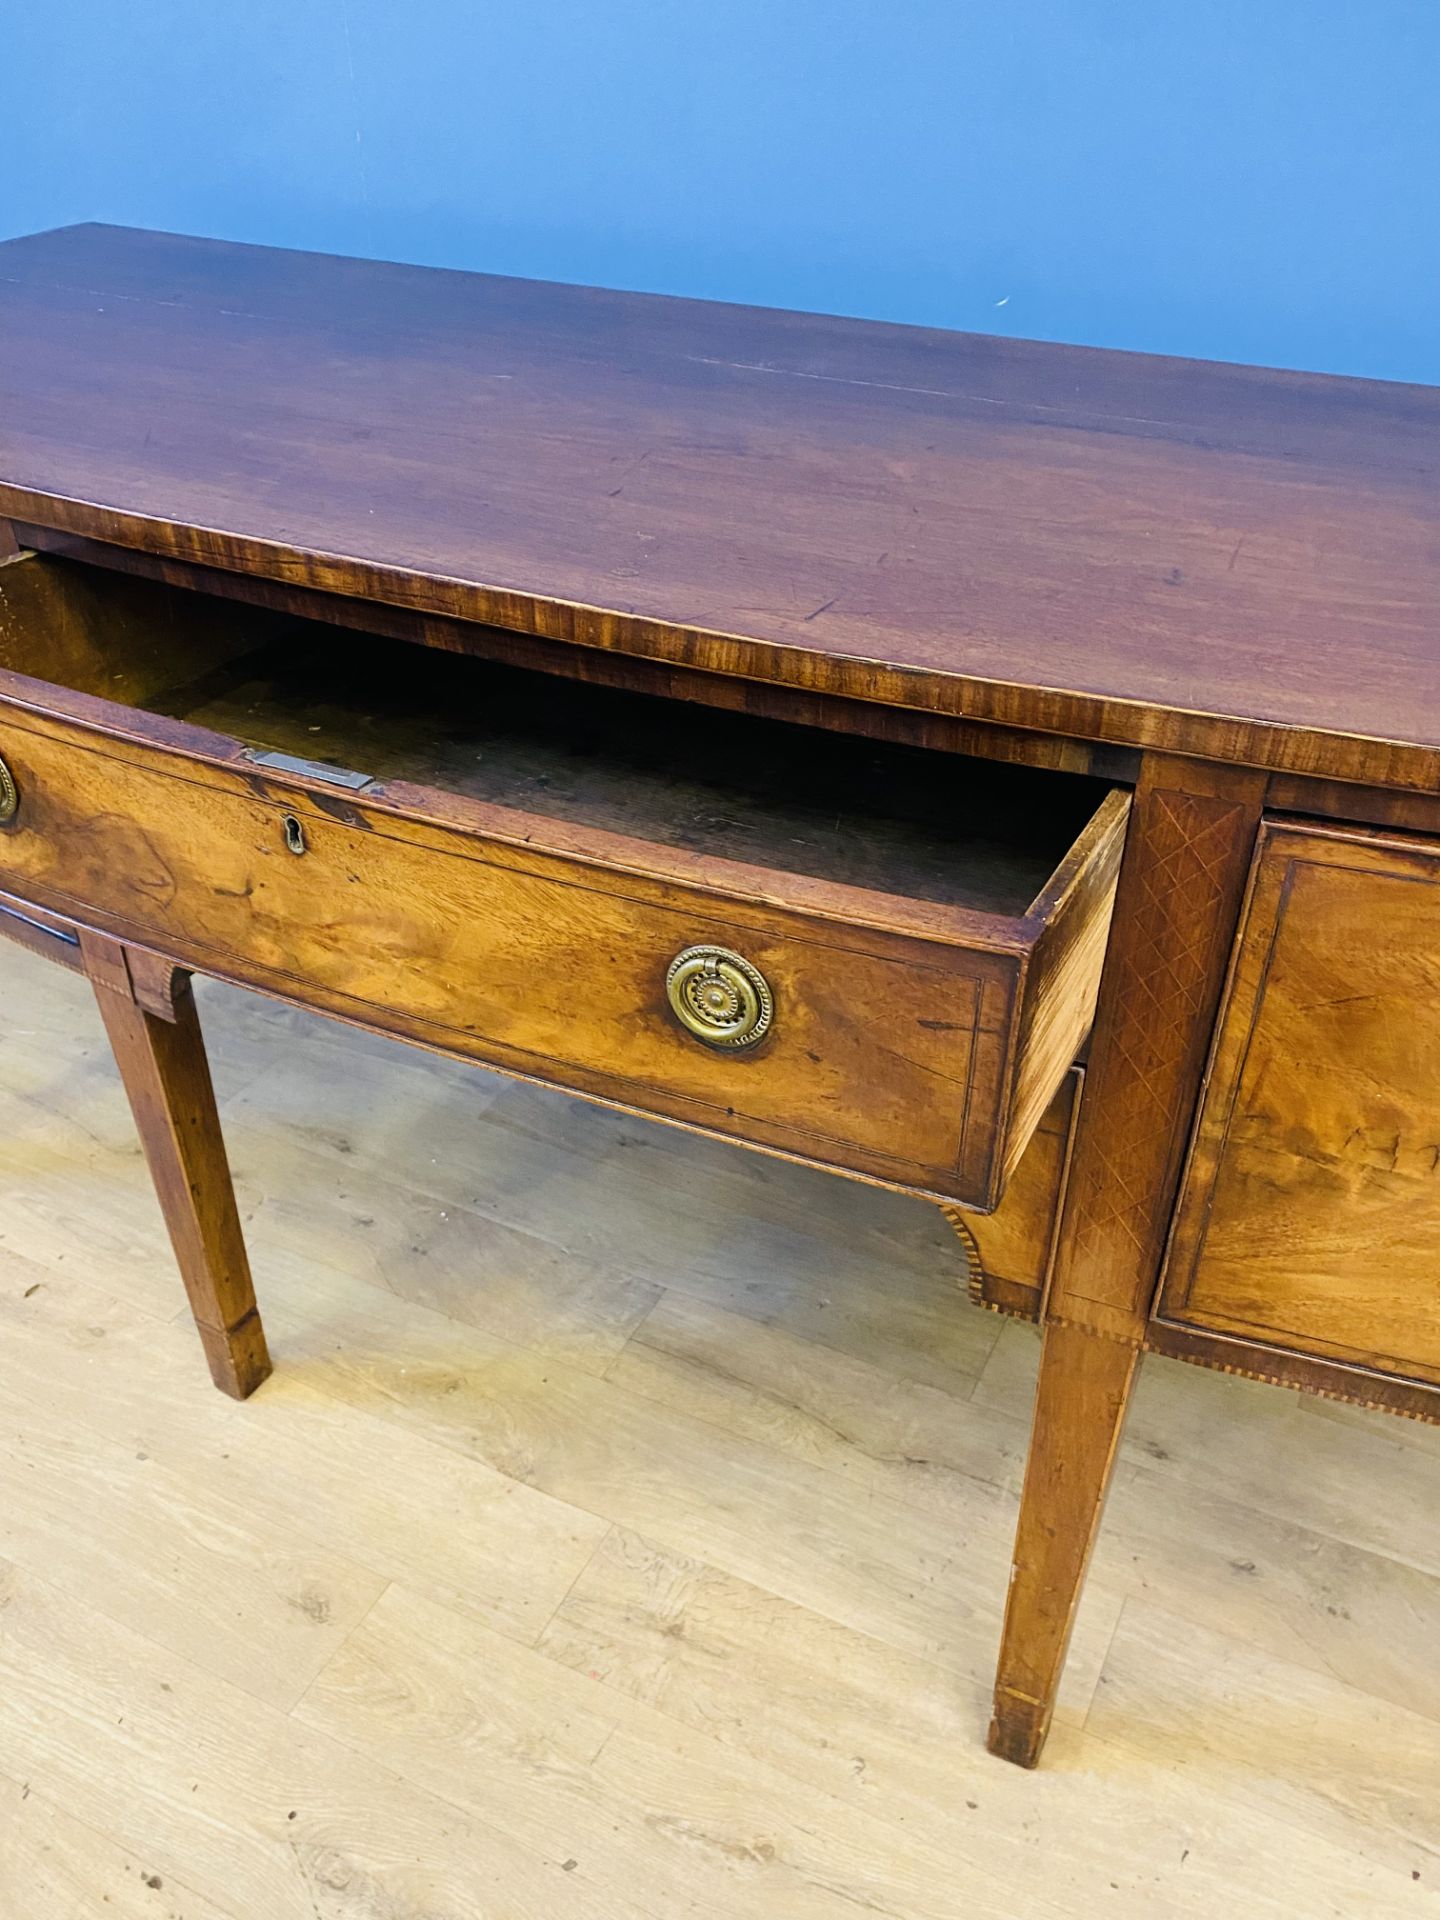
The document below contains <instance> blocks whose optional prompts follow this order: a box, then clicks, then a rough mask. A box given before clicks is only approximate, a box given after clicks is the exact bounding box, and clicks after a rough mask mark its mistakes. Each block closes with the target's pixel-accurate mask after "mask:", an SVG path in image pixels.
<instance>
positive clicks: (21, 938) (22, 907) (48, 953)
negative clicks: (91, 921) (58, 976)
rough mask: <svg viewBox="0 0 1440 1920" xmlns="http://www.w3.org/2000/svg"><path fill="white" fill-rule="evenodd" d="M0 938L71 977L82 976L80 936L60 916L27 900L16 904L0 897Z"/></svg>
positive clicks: (11, 898)
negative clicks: (59, 968) (68, 970)
mask: <svg viewBox="0 0 1440 1920" xmlns="http://www.w3.org/2000/svg"><path fill="white" fill-rule="evenodd" d="M0 936H3V937H4V938H5V939H7V940H13V941H14V942H15V944H16V945H17V946H21V947H28V948H29V950H30V951H31V953H38V954H40V955H41V956H42V958H44V959H46V960H53V961H55V962H56V964H57V965H59V966H62V967H69V969H70V971H71V972H72V973H83V972H84V971H85V962H84V960H83V958H82V957H81V953H80V936H79V934H78V932H77V931H76V928H75V924H74V922H73V921H71V920H68V919H66V918H65V917H64V916H63V915H62V914H58V913H47V912H46V911H45V909H44V908H43V907H37V906H36V905H35V904H34V903H33V902H32V901H30V900H16V899H14V898H13V897H12V896H11V895H10V894H8V893H0Z"/></svg>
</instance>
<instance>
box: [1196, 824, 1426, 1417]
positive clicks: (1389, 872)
mask: <svg viewBox="0 0 1440 1920" xmlns="http://www.w3.org/2000/svg"><path fill="white" fill-rule="evenodd" d="M1160 1311H1161V1313H1162V1315H1163V1316H1164V1317H1165V1318H1167V1319H1170V1320H1178V1321H1181V1322H1184V1323H1185V1324H1188V1325H1190V1326H1198V1327H1205V1328H1210V1329H1213V1330H1216V1331H1218V1332H1221V1333H1227V1334H1231V1335H1238V1336H1242V1337H1245V1338H1248V1339H1251V1340H1258V1341H1261V1342H1265V1343H1267V1344H1270V1345H1275V1346H1281V1347H1289V1348H1294V1349H1298V1350H1300V1351H1302V1352H1307V1353H1312V1354H1319V1355H1323V1356H1327V1357H1329V1358H1332V1359H1335V1360H1340V1361H1345V1362H1349V1363H1351V1364H1362V1365H1366V1366H1370V1367H1378V1368H1381V1369H1383V1370H1384V1371H1386V1372H1389V1373H1394V1374H1400V1375H1408V1376H1409V1377H1411V1378H1414V1379H1420V1380H1430V1381H1435V1380H1440V847H1437V846H1435V845H1434V844H1432V843H1428V842H1425V841H1421V840H1413V841H1412V840H1404V839H1400V838H1397V837H1392V836H1386V835H1382V834H1377V833H1370V832H1365V831H1363V830H1359V829H1338V828H1323V827H1316V826H1309V825H1301V824H1299V823H1291V822H1279V821H1271V822H1268V823H1267V824H1266V826H1265V828H1264V830H1263V832H1262V834H1261V838H1260V842H1259V845H1258V847H1257V850H1256V860H1255V868H1254V872H1253V875H1252V879H1251V889H1250V898H1249V901H1248V903H1247V906H1246V910H1245V915H1244V919H1243V922H1242V926H1241V931H1240V941H1239V946H1238V949H1237V953H1236V958H1235V965H1234V969H1233V974H1232V978H1231V980H1230V983H1229V986H1228V988H1227V990H1226V996H1225V1002H1224V1005H1223V1007H1222V1010H1221V1017H1220V1027H1219V1032H1218V1035H1217V1038H1216V1043H1215V1050H1214V1055H1213V1057H1212V1060H1211V1063H1210V1071H1209V1075H1208V1078H1207V1083H1206V1092H1205V1096H1204V1101H1203V1105H1202V1108H1201V1113H1200V1119H1199V1124H1198V1127H1197V1130H1196V1136H1195V1142H1194V1145H1193V1147H1192V1149H1191V1155H1190V1163H1189V1166H1188V1168H1187V1171H1186V1176H1185V1183H1184V1188H1183V1192H1182V1197H1181V1204H1180V1210H1179V1214H1178V1216H1177V1220H1176V1226H1175V1233H1174V1237H1173V1240H1172V1244H1171V1249H1170V1256H1169V1260H1168V1263H1167V1269H1166V1277H1165V1281H1164V1284H1163V1287H1162V1292H1161V1301H1160Z"/></svg>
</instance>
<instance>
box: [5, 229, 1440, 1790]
mask: <svg viewBox="0 0 1440 1920" xmlns="http://www.w3.org/2000/svg"><path fill="white" fill-rule="evenodd" d="M1437 434H1440V395H1437V392H1436V391H1434V390H1430V389H1424V388H1416V387H1404V386H1398V385H1386V384H1380V383H1373V382H1364V381H1356V380H1341V379H1329V378H1321V377H1316V376H1308V375H1299V374H1290V373H1276V372H1269V371H1264V370H1260V369H1255V368H1247V367H1230V366H1211V365H1205V364H1200V363H1194V362H1183V361H1177V360H1166V359H1158V358H1151V357H1145V356H1138V355H1129V354H1122V353H1111V352H1099V351H1093V350H1086V349H1079V348H1070V347H1060V346H1046V345H1039V344H1035V343H1030V342H1025V341H1016V340H997V339H987V338H981V337H975V336H967V335H959V334H950V333H944V332H936V331H926V330H923V329H919V328H906V327H896V326H887V325H877V324H870V323H863V322H857V321H850V320H840V319H831V318H824V317H817V316H813V315H802V314H794V313H770V312H763V311H759V310H753V309H746V308H739V307H725V306H718V305H712V304H707V303H701V302H692V301H684V300H671V299H661V298H655V297H645V296H636V295H628V294H619V293H609V292H603V291H598V290H595V289H589V288H580V287H568V286H546V285H541V284H537V283H531V282H525V281H519V280H507V279H497V278H492V277H488V276H483V275H472V274H462V273H450V272H439V271H431V270H424V269H416V268H408V267H399V266H390V265H380V264H373V263H363V262H358V261H352V260H340V259H329V258H325V257H322V256H317V255H309V254H300V253H286V252H279V251H274V250H270V249H264V248H254V247H242V246H233V245H222V244H219V243H215V242H210V241H205V240H197V239H187V238H180V237H177V236H173V235H166V234H153V233H142V232H134V231H127V230H124V229H117V228H106V227H94V226H91V227H74V228H67V229H62V230H60V231H57V232H53V233H47V234H39V235H35V236H32V237H29V238H26V239H22V240H16V241H11V242H8V243H6V244H4V245H3V246H0V931H3V932H5V933H6V934H8V935H9V936H10V938H11V939H13V940H16V941H19V942H20V943H21V945H24V946H28V947H30V948H32V949H34V950H35V951H37V952H40V953H44V954H48V955H50V956H51V957H52V958H53V959H55V960H56V961H58V962H60V963H61V964H63V965H67V966H70V967H74V968H77V969H79V970H81V971H83V972H85V973H86V974H88V975H89V977H90V979H91V981H92V982H93V984H94V987H95V992H96V997H97V999H98V1001H99V1004H100V1008H101V1012H102V1014H103V1017H104V1021H105V1025H106V1027H107V1029H108V1031H109V1034H110V1038H111V1040H112V1042H113V1046H114V1050H115V1055H116V1058H117V1060H118V1062H119V1067H120V1071H121V1073H122V1075H123V1077H124V1080H125V1084H126V1087H127V1090H128V1092H129V1096H130V1100H131V1104H132V1106H133V1108H134V1112H135V1117H136V1120H137V1123H138V1126H139V1130H140V1134H141V1136H142V1139H143V1141H144V1145H145V1149H146V1153H147V1156H148V1158H149V1161H150V1165H151V1168H152V1171H153V1173H154V1177H155V1181H156V1185H157V1188H158V1191H159V1195H160V1200H161V1203H162V1206H163V1208H164V1212H165V1217H166V1221H167V1224H168V1227H169V1230H170V1234H171V1238H172V1240H173V1242H174V1246H175V1251H176V1254H177V1256H178V1260H179V1265H180V1268H181V1272H182V1274H183V1277H184V1281H185V1285H186V1287H187V1289H188V1291H189V1295H190V1299H191V1303H192V1305H193V1307H194V1311H195V1318H196V1321H197V1323H198V1326H199V1330H200V1336H201V1339H202V1341H203V1343H204V1348H205V1352H206V1355H207V1357H208V1360H209V1363H210V1367H211V1370H212V1372H213V1374H214V1377H215V1379H216V1382H217V1384H219V1385H220V1386H221V1387H223V1388H224V1389H225V1390H226V1391H227V1392H229V1393H233V1394H236V1395H245V1394H248V1393H249V1392H251V1390H252V1389H253V1388H254V1387H256V1386H257V1385H258V1384H259V1383H260V1382H261V1381H262V1380H263V1379H264V1378H265V1376H266V1374H267V1372H268V1371H269V1367H270V1362H269V1358H268V1355H267V1352H266V1347H265V1337H264V1334H263V1332H262V1329H261V1323H260V1318H259V1315H258V1312H257V1309H256V1305H255V1298H254V1294H253V1292H252V1289H251V1279H250V1273H249V1269H248V1266H247V1262H246V1256H245V1249H244V1245H243V1242H242V1239H241V1234H240V1229H239V1224H238V1217H237V1213H236V1208H235V1203H234V1198H233V1195H232V1192H231V1186H230V1176H229V1171H228V1168H227V1165H226V1160H225V1152H224V1148H223V1145H222V1142H221V1138H220V1131H219V1124H218V1120H217V1116H216V1109H215V1101H214V1096H213V1093H212V1091H211V1085H210V1080H209V1075H208V1071H207V1068H206V1063H205V1055H204V1051H203V1046H202V1043H201V1038H200V1032H199V1027H198V1024H197V1020H196V1014H195V1006H194V1001H193V999H192V996H191V993H190V988H189V980H190V976H191V974H192V973H193V972H197V971H198V972H201V973H205V974H211V975H215V976H218V977H221V978H224V979H228V980H232V981H237V982H240V983H242V984H244V985H247V986H250V987H254V988H258V989H259V990H261V991H262V992H265V993H268V994H273V995H276V996H278V997H280V998H282V999H286V1000H290V1001H293V1002H297V1003H300V1004H303V1005H306V1006H309V1007H313V1008H317V1009H319V1010H321V1011H322V1012H324V1013H327V1014H331V1015H334V1016H336V1017H338V1018H340V1019H342V1020H348V1021H352V1022H355V1023H357V1024H360V1025H363V1026H367V1027H371V1028H375V1029H379V1030H383V1031H385V1032H388V1033H393V1034H397V1035H400V1036H401V1037H403V1038H405V1039H408V1040H411V1041H413V1042H415V1043H416V1044H417V1045H420V1046H424V1047H428V1048H432V1049H435V1050H437V1051H440V1052H443V1053H447V1054H451V1055H455V1056H458V1057H463V1058H471V1059H474V1060H477V1061H482V1062H484V1063H486V1064H487V1065H488V1066H490V1067H493V1068H498V1069H500V1070H502V1071H505V1072H508V1073H514V1074H519V1075H523V1076H528V1077H531V1078H534V1079H536V1080H542V1081H547V1082H552V1083H555V1084H557V1085H560V1086H562V1087H566V1088H570V1089H572V1090H573V1091H575V1092H577V1093H580V1094H584V1095H587V1096H589V1097H591V1098H594V1099H597V1100H602V1101H607V1102H610V1103H612V1104H617V1105H620V1106H623V1107H625V1108H628V1109H631V1110H634V1111H636V1112H640V1113H645V1114H650V1115H653V1116H655V1117H657V1118H659V1119H661V1120H665V1121H669V1122H672V1123H675V1124H679V1125H681V1126H686V1127H691V1128H696V1129H699V1130H701V1131H704V1132H707V1133H710V1134H715V1135H719V1136H723V1137H726V1138H729V1139H733V1140H735V1141H738V1142H743V1143H745V1144H747V1145H749V1146H752V1147H758V1148H761V1149H764V1150H766V1151H769V1152H772V1153H779V1154H785V1155H789V1156H791V1157H794V1158H797V1159H800V1160H804V1161H807V1162H810V1163H813V1164H815V1165H818V1166H823V1167H828V1168H832V1169H834V1170H835V1171H837V1172H840V1173H844V1174H847V1175H850V1176H852V1177H858V1178H861V1179H866V1180H873V1181H879V1182H882V1183H885V1184H887V1185H890V1186H893V1187H897V1188H900V1189H903V1190H906V1191H909V1192H913V1193H916V1194H919V1195H922V1196H925V1197H927V1198H929V1199H931V1200H933V1201H935V1202H937V1203H938V1204H940V1205H941V1206H943V1207H944V1208H945V1209H946V1211H947V1213H948V1214H949V1216H950V1218H951V1219H952V1221H953V1222H954V1223H955V1225H956V1227H957V1229H958V1230H959V1233H960V1236H961V1240H962V1241H963V1243H964V1249H965V1252H964V1255H963V1256H962V1255H961V1251H960V1249H959V1248H957V1271H963V1270H964V1263H965V1262H968V1267H969V1280H970V1285H971V1288H972V1291H973V1292H974V1293H975V1294H976V1296H977V1297H978V1298H979V1299H981V1300H982V1301H983V1302H984V1303H985V1304H987V1305H989V1306H992V1307H995V1308H998V1309H1000V1310H1003V1311H1006V1312H1010V1313H1018V1314H1023V1315H1026V1316H1028V1317H1030V1318H1032V1319H1035V1320H1038V1321H1040V1322H1041V1323H1042V1324H1043V1328H1044V1338H1043V1347H1042V1358H1041V1363H1040V1375H1039V1385H1038V1394H1037V1403H1036V1411H1035V1424H1034V1431H1033V1436H1032V1441H1031V1449H1030V1460H1029V1467H1028V1471H1027V1475H1026V1481H1025V1489H1024V1495H1023V1500H1022V1505H1021V1512H1020V1520H1019V1530H1018V1537H1017V1543H1016V1548H1015V1558H1014V1566H1013V1570H1012V1572H1011V1577H1010V1586H1009V1603H1008V1607H1007V1610H1006V1615H1005V1625H1004V1634H1003V1644H1002V1650H1001V1655H1000V1664H999V1674H998V1679H997V1685H996V1695H995V1716H994V1720H993V1723H992V1726H991V1731H990V1744H991V1746H992V1748H993V1749H994V1751H995V1752H997V1753H999V1754H1002V1755H1004V1756H1006V1757H1008V1758H1010V1759H1012V1760H1016V1761H1019V1762H1021V1763H1022V1764H1025V1765H1030V1764H1033V1763H1034V1761H1035V1760H1036V1758H1037V1757H1038V1755H1039V1753H1040V1749H1041V1746H1042V1744H1043V1742H1044V1739H1045V1734H1046V1730H1047V1726H1048V1723H1049V1719H1050V1713H1051V1707H1052V1703H1053V1701H1054V1697H1055V1691H1056V1684H1057V1680H1058V1676H1059V1672H1060V1667H1061V1663H1062V1661H1063V1659H1064V1655H1065V1647H1066V1641H1067V1638H1068V1635H1069V1629H1070V1622H1071V1618H1072V1615H1073V1612H1074V1608H1075V1604H1076V1600H1077V1597H1078V1594H1079V1591H1080V1586H1081V1582H1082V1580H1083V1577H1084V1572H1085V1566H1086V1561H1087V1558H1088V1555H1089V1550H1090V1545H1091V1542H1092V1540H1093V1538H1094V1535H1095V1531H1096V1528H1097V1526H1098V1525H1099V1521H1100V1514H1101V1508H1102V1504H1103V1501H1104V1497H1105V1491H1106V1485H1107V1482H1108V1480H1109V1477H1110V1472H1111V1467H1112V1464H1113V1461H1114V1458H1115V1452H1116V1447H1117V1443H1118V1440H1119V1435H1120V1431H1121V1425H1122V1422H1123V1419H1124V1415H1125V1409H1126V1402H1127V1399H1128V1396H1129V1394H1130V1390H1131V1387H1132V1384H1133V1382H1134V1379H1135V1372H1136V1366H1137V1363H1138V1360H1139V1358H1140V1355H1141V1354H1142V1353H1143V1352H1145V1351H1147V1350H1153V1351H1156V1352H1160V1353H1165V1354H1170V1355H1174V1356H1178V1357H1179V1358H1181V1359H1185V1360H1190V1361H1194V1362H1198V1363H1200V1364H1202V1365H1206V1366H1213V1367H1221V1368H1224V1369H1227V1370H1230V1371H1234V1372H1239V1373H1244V1374H1248V1375H1251V1376H1254V1377H1257V1378H1260V1379H1264V1380H1272V1381H1275V1382H1278V1383H1281V1384H1285V1385H1290V1386H1298V1387H1302V1388H1305V1389H1307V1390H1309V1391H1312V1392H1316V1393H1323V1394H1330V1395H1334V1396H1336V1397H1339V1398H1341V1399H1345V1400H1350V1401H1355V1402H1359V1403H1361V1404H1364V1405H1368V1406H1374V1407H1379V1408H1387V1409H1389V1410H1391V1411H1393V1412H1396V1413H1400V1414H1406V1415H1411V1416H1414V1417H1419V1418H1427V1419H1434V1418H1440V1268H1437V1256H1440V991H1437V990H1440V524H1437V502H1440V486H1437V472H1440V438H1437ZM1077 1063H1079V1064H1077ZM963 1310H964V1308H963V1306H961V1305H960V1304H959V1303H958V1301H957V1311H963ZM957 1417H963V1415H957ZM996 1585H997V1595H998V1589H999V1585H1000V1569H999V1568H997V1569H996Z"/></svg>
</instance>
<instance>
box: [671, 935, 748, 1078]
mask: <svg viewBox="0 0 1440 1920" xmlns="http://www.w3.org/2000/svg"><path fill="white" fill-rule="evenodd" d="M665 992H666V994H667V995H668V997H669V1000H670V1009H671V1011H672V1012H673V1013H674V1015H675V1018H676V1019H677V1020H678V1021H679V1022H680V1024H681V1026H683V1027H684V1028H685V1029H686V1031H687V1032H689V1033H693V1034H694V1036H695V1038H696V1039H697V1040H703V1041H704V1042H705V1044H706V1046H707V1047H721V1048H724V1049H725V1050H726V1051H727V1052H729V1051H732V1050H733V1049H735V1048H737V1047H753V1046H754V1045H755V1044H756V1042H757V1041H760V1040H763V1039H764V1038H765V1035H766V1034H767V1033H768V1032H769V1031H770V1022H771V1019H772V1018H773V1016H774V1013H775V999H774V996H773V995H772V993H771V992H770V983H769V982H768V981H767V980H766V978H765V976H764V974H763V973H761V971H760V969H759V968H758V967H754V966H751V964H750V962H749V961H748V960H746V959H745V958H744V957H743V956H742V955H741V954H738V953H732V952H731V951H730V949H729V948H728V947H686V948H684V949H683V950H682V951H681V952H680V953H677V954H676V956H675V958H674V959H673V960H672V961H671V962H670V965H669V967H668V968H667V969H666V973H665Z"/></svg>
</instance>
